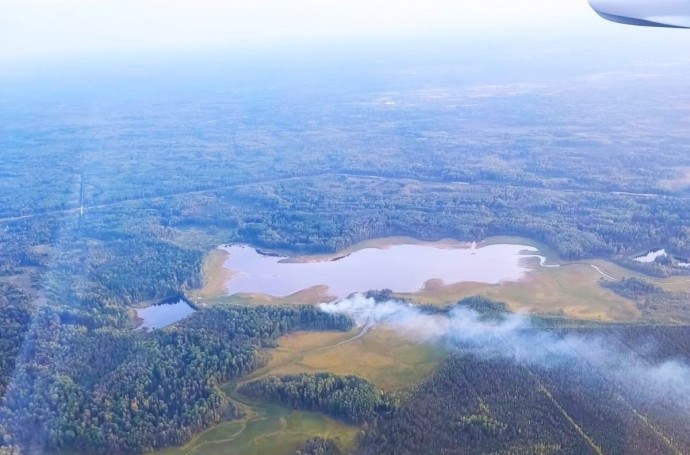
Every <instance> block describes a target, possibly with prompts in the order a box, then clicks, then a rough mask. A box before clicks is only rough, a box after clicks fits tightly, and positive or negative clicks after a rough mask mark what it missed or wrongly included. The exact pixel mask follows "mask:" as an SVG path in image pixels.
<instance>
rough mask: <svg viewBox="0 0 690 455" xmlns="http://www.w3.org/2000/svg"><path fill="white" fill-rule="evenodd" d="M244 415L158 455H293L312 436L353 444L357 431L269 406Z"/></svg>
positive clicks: (251, 407)
mask: <svg viewBox="0 0 690 455" xmlns="http://www.w3.org/2000/svg"><path fill="white" fill-rule="evenodd" d="M243 409H244V410H245V412H246V413H247V415H246V416H245V417H244V418H242V419H240V420H233V421H230V422H224V423H221V424H220V425H216V426H214V427H212V428H210V429H209V430H207V431H205V432H203V433H201V434H199V435H197V436H195V437H194V438H193V439H192V440H191V441H190V442H189V443H187V444H185V445H184V446H182V447H176V448H172V449H168V450H164V451H162V452H159V454H161V455H221V454H223V455H292V454H294V453H295V451H296V450H297V449H299V448H300V447H301V446H302V445H303V444H304V443H305V442H306V441H307V440H308V439H311V438H312V437H314V436H317V435H319V436H322V437H327V438H334V439H335V438H338V439H340V441H341V444H342V445H343V446H344V447H350V446H352V445H353V444H354V442H355V438H356V436H357V433H358V431H359V429H358V428H357V427H353V426H350V425H345V424H343V423H341V422H338V421H336V420H333V419H331V418H329V417H326V416H324V415H321V414H317V413H313V412H300V411H292V410H289V409H286V408H284V407H281V406H277V405H272V404H253V405H247V404H245V405H244V406H243Z"/></svg>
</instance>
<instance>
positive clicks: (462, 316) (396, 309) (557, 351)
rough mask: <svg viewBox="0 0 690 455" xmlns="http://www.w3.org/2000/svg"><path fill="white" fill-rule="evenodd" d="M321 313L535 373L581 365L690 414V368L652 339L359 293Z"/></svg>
mask: <svg viewBox="0 0 690 455" xmlns="http://www.w3.org/2000/svg"><path fill="white" fill-rule="evenodd" d="M320 307H321V309H322V310H323V311H325V312H327V313H339V314H344V315H348V316H350V317H351V318H352V319H353V320H354V321H355V323H356V324H357V325H358V326H362V327H368V326H371V325H373V324H385V326H386V327H389V328H391V329H393V330H395V331H397V332H399V333H400V334H402V335H404V336H406V337H409V338H412V339H416V340H419V341H423V342H443V343H448V344H449V345H451V346H452V347H455V348H458V349H465V350H470V352H472V353H473V354H474V355H477V356H481V357H491V358H496V357H499V358H504V359H505V360H507V361H512V362H519V363H521V364H523V365H525V366H527V367H530V368H546V369H554V368H563V367H566V366H567V367H568V368H572V367H573V365H579V366H580V367H581V368H586V369H587V370H588V372H587V374H590V375H601V376H603V377H605V378H606V379H607V380H608V381H610V382H612V383H614V384H615V385H616V387H620V388H622V389H627V390H628V391H630V390H634V393H635V394H637V395H638V396H639V397H642V398H644V399H645V400H649V401H651V402H655V401H659V400H664V401H671V402H672V403H673V405H674V406H678V407H680V408H682V409H683V410H685V411H688V412H690V366H689V365H688V364H687V362H685V361H684V360H683V359H681V358H680V357H676V356H673V355H662V353H661V352H660V351H659V348H658V346H656V343H655V342H654V341H653V340H650V339H648V338H640V339H639V340H638V343H636V344H635V345H630V343H628V342H627V341H623V340H621V339H620V338H619V337H617V336H614V335H612V334H611V332H609V331H605V330H602V331H601V334H598V333H593V331H578V330H577V329H545V328H540V327H537V326H536V325H534V324H533V323H532V318H531V317H530V316H527V315H521V314H512V313H500V314H491V315H486V314H482V313H480V312H477V311H475V310H472V309H468V308H463V307H462V306H461V305H459V306H457V307H455V308H452V309H451V310H450V311H448V312H445V313H438V314H430V313H429V312H427V311H424V310H422V309H420V308H418V307H416V306H414V305H412V304H409V303H406V302H401V301H396V300H387V301H383V302H377V301H375V300H374V299H373V298H367V297H365V296H363V295H359V294H358V295H354V296H352V297H350V298H348V299H344V300H341V301H337V302H332V303H325V304H322V305H321V306H320Z"/></svg>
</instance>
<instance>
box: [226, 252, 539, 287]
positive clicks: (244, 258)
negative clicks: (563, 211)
mask: <svg viewBox="0 0 690 455" xmlns="http://www.w3.org/2000/svg"><path fill="white" fill-rule="evenodd" d="M223 249H224V250H225V251H227V252H228V254H229V257H228V259H227V260H226V261H225V268H226V269H228V270H230V271H231V272H232V278H231V279H230V280H229V281H228V282H227V286H226V288H227V292H228V294H230V295H232V294H241V293H261V294H267V295H270V296H274V297H284V296H288V295H291V294H294V293H296V292H298V291H301V290H304V289H309V288H311V287H314V286H319V285H324V286H327V287H328V291H329V292H328V294H330V295H333V296H335V297H337V298H345V297H347V296H349V295H350V294H352V293H354V292H365V291H368V290H372V289H391V290H393V291H395V292H417V291H420V290H421V289H422V288H423V287H424V285H425V283H426V282H427V281H429V280H432V279H434V280H441V281H442V282H443V283H445V284H454V283H460V282H478V283H490V284H496V283H501V282H504V281H517V280H520V279H522V278H524V277H525V275H526V274H528V273H529V272H531V271H532V270H533V267H532V266H530V265H529V264H527V262H526V261H525V259H527V258H539V259H540V261H539V262H541V264H542V266H546V265H545V264H544V262H545V259H544V258H543V256H540V255H538V254H536V253H537V252H538V250H537V248H534V247H531V246H525V245H511V244H498V245H487V246H481V247H476V245H474V244H453V245H449V244H447V243H443V244H440V243H439V244H436V243H425V244H395V245H388V246H386V247H382V248H362V249H358V250H355V251H353V252H351V253H350V254H347V255H340V256H337V255H336V256H334V257H330V258H322V257H319V258H309V257H300V258H290V259H288V258H286V257H282V256H276V255H267V254H262V253H261V252H259V251H257V250H256V249H255V248H252V247H249V246H245V245H232V246H226V247H223ZM530 264H533V265H534V267H539V266H538V265H536V264H534V263H533V262H531V263H530Z"/></svg>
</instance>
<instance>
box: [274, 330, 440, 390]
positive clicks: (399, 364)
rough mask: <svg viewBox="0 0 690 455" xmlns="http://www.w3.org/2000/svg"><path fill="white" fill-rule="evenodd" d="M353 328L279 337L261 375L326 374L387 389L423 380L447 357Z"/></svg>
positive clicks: (388, 334)
mask: <svg viewBox="0 0 690 455" xmlns="http://www.w3.org/2000/svg"><path fill="white" fill-rule="evenodd" d="M359 330H361V329H356V330H355V331H353V332H350V333H349V334H347V335H346V336H344V335H343V334H342V333H340V332H297V333H293V334H290V335H286V336H283V337H281V338H280V339H279V340H278V348H277V349H274V350H272V351H271V360H270V362H269V364H268V366H267V368H266V369H265V370H264V371H263V372H262V374H261V375H262V376H263V375H267V374H271V375H283V374H294V373H318V372H330V373H334V374H337V375H348V374H352V375H357V376H359V377H362V378H364V379H367V380H368V381H370V382H372V383H373V384H376V385H377V386H379V387H381V388H382V389H384V390H386V391H395V390H400V389H402V388H405V387H408V386H411V385H415V384H417V383H420V382H422V381H423V380H424V379H426V378H427V377H428V376H429V375H431V374H432V372H433V371H434V370H435V369H436V368H437V367H438V365H439V364H440V363H441V362H442V360H443V359H444V358H445V349H444V348H443V347H442V346H439V345H433V344H426V343H419V342H417V341H414V340H413V339H412V338H406V337H404V336H401V335H400V334H398V333H396V332H394V331H392V330H389V329H387V328H386V327H385V326H375V327H373V328H371V330H369V331H368V332H367V333H366V334H365V335H364V336H362V337H361V338H357V339H354V340H352V341H347V340H349V339H351V338H353V337H354V336H356V335H357V333H358V332H359Z"/></svg>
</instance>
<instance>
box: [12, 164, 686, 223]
mask: <svg viewBox="0 0 690 455" xmlns="http://www.w3.org/2000/svg"><path fill="white" fill-rule="evenodd" d="M319 177H351V178H360V179H370V180H390V181H403V182H405V181H407V182H417V183H422V184H427V185H433V184H437V185H468V186H470V185H471V186H476V187H503V188H515V189H523V188H524V189H531V188H536V187H534V186H530V185H511V184H503V185H501V184H492V183H485V182H481V183H476V182H447V181H443V180H434V179H420V178H412V177H390V176H381V175H373V174H365V173H361V174H352V173H344V172H320V173H314V174H307V175H299V176H292V177H280V178H273V179H266V180H256V181H252V182H243V183H234V184H232V185H221V186H216V187H213V188H203V189H199V190H187V191H172V192H169V193H164V194H157V195H152V196H143V197H136V198H127V199H122V200H119V201H112V202H105V203H102V204H95V205H84V203H83V202H84V201H83V188H82V190H80V192H81V195H80V205H79V207H72V208H69V209H60V210H47V211H44V212H40V213H35V214H29V215H18V216H10V217H3V218H0V223H3V222H13V221H21V220H27V219H31V218H36V217H40V216H47V215H58V214H62V215H69V214H79V215H80V216H82V215H84V213H85V212H86V211H87V210H93V209H100V208H106V207H112V206H116V205H120V204H127V203H130V202H138V201H147V200H152V199H160V198H165V197H173V196H183V195H186V194H204V193H210V192H213V191H219V190H225V189H231V188H241V187H246V186H252V185H261V184H266V183H279V182H287V181H291V180H303V179H309V178H319ZM82 179H83V176H82ZM82 184H83V182H82ZM558 191H560V192H564V193H575V194H578V193H591V194H612V195H618V196H631V197H676V198H685V197H686V196H684V195H678V194H674V195H666V194H654V193H634V192H622V191H602V190H598V191H597V190H580V189H569V188H563V189H560V190H558Z"/></svg>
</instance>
